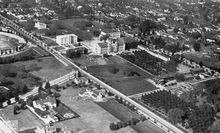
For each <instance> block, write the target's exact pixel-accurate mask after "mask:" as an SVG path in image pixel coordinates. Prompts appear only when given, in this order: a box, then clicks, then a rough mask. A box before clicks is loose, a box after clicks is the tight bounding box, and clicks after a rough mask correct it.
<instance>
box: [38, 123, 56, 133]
mask: <svg viewBox="0 0 220 133" xmlns="http://www.w3.org/2000/svg"><path fill="white" fill-rule="evenodd" d="M35 132H36V133H57V131H56V127H55V126H50V125H49V124H48V125H45V127H44V128H39V127H37V128H36V130H35Z"/></svg>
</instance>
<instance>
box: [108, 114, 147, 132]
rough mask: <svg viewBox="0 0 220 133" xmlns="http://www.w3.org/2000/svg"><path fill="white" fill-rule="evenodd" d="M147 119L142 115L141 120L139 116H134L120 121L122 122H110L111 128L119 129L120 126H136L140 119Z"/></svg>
mask: <svg viewBox="0 0 220 133" xmlns="http://www.w3.org/2000/svg"><path fill="white" fill-rule="evenodd" d="M145 120H146V119H145V117H141V120H139V119H137V118H132V119H131V120H129V121H120V122H117V123H110V125H109V128H110V129H111V130H118V129H120V128H124V127H127V126H134V125H136V124H137V123H139V122H140V121H142V122H143V121H145Z"/></svg>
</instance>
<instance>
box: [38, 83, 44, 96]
mask: <svg viewBox="0 0 220 133" xmlns="http://www.w3.org/2000/svg"><path fill="white" fill-rule="evenodd" d="M41 91H43V87H42V85H40V86H39V87H38V93H39V95H40V96H41Z"/></svg>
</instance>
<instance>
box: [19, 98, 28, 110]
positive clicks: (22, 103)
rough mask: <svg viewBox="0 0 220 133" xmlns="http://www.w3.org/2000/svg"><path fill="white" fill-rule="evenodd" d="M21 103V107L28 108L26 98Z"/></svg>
mask: <svg viewBox="0 0 220 133" xmlns="http://www.w3.org/2000/svg"><path fill="white" fill-rule="evenodd" d="M20 104H21V107H20V108H21V109H26V108H27V107H26V102H25V101H24V100H20Z"/></svg>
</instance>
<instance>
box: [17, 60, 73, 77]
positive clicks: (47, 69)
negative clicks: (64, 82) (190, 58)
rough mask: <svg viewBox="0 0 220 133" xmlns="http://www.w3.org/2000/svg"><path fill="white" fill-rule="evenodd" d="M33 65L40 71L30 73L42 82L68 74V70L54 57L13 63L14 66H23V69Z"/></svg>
mask: <svg viewBox="0 0 220 133" xmlns="http://www.w3.org/2000/svg"><path fill="white" fill-rule="evenodd" d="M35 64H36V65H37V66H38V67H41V69H40V70H38V71H32V72H31V73H32V74H34V75H35V76H38V77H41V78H42V79H44V80H53V79H56V78H58V77H60V76H62V75H65V74H68V73H69V72H70V70H68V69H67V68H66V67H65V66H64V65H63V64H61V63H60V62H59V61H58V60H57V59H55V58H54V57H44V58H39V59H34V60H30V61H25V62H16V63H14V65H16V66H25V68H29V67H31V66H32V65H35Z"/></svg>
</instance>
